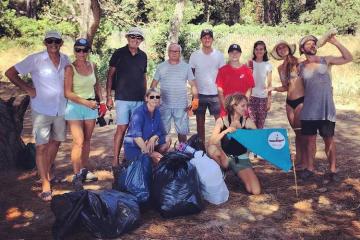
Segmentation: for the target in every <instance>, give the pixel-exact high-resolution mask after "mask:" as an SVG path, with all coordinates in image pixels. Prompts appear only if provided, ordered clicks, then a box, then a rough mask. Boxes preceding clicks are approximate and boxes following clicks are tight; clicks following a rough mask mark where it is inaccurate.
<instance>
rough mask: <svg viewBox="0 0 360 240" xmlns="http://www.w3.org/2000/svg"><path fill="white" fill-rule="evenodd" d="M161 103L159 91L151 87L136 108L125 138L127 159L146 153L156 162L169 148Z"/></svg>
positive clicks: (169, 142)
mask: <svg viewBox="0 0 360 240" xmlns="http://www.w3.org/2000/svg"><path fill="white" fill-rule="evenodd" d="M159 104H160V93H159V91H158V90H157V89H155V88H150V89H149V90H147V92H146V94H145V102H144V103H143V104H142V105H141V106H139V107H138V108H136V109H135V110H134V113H133V114H132V116H131V119H130V122H129V128H128V131H127V133H126V135H125V139H124V151H125V159H126V160H133V159H136V158H137V157H138V156H139V155H141V154H144V153H145V154H149V156H150V157H151V159H152V160H153V162H154V163H155V164H156V163H158V162H159V161H160V159H161V158H162V156H163V155H162V154H164V153H165V152H167V151H168V150H169V147H170V144H171V141H170V138H167V137H166V131H165V129H164V126H163V123H162V121H161V116H160V111H159Z"/></svg>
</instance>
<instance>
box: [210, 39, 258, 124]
mask: <svg viewBox="0 0 360 240" xmlns="http://www.w3.org/2000/svg"><path fill="white" fill-rule="evenodd" d="M228 54H229V63H228V64H226V65H225V66H223V67H221V68H220V69H219V72H218V74H217V77H216V85H217V89H218V92H219V100H220V103H221V113H220V115H221V116H222V117H223V116H225V115H226V114H227V113H226V111H225V98H226V97H227V96H228V95H230V94H233V93H236V92H238V93H241V94H243V95H245V96H246V97H247V98H248V99H249V97H250V96H251V90H252V88H253V87H255V82H254V77H253V75H252V72H251V70H250V68H249V67H247V66H246V65H245V64H241V63H240V56H241V48H240V46H239V45H238V44H231V45H230V47H229V49H228Z"/></svg>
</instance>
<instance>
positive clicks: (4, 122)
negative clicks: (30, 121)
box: [0, 96, 30, 170]
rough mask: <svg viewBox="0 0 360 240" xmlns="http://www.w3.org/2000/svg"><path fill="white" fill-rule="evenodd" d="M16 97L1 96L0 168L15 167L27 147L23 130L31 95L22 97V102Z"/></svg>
mask: <svg viewBox="0 0 360 240" xmlns="http://www.w3.org/2000/svg"><path fill="white" fill-rule="evenodd" d="M15 99H16V98H15V97H12V98H10V99H9V100H7V101H5V100H2V99H1V98H0V126H1V127H0V170H7V169H10V168H14V167H15V165H16V163H17V162H18V159H19V158H20V157H21V154H22V153H23V151H24V148H25V145H24V142H23V141H22V139H21V132H22V129H23V121H24V114H25V112H26V109H27V107H28V105H29V102H30V97H29V96H23V97H21V98H20V99H19V100H20V104H14V101H15ZM16 102H18V101H16Z"/></svg>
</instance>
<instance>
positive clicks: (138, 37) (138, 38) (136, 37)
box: [129, 35, 144, 40]
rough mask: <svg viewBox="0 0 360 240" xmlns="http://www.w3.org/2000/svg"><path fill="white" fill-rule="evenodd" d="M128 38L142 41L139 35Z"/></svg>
mask: <svg viewBox="0 0 360 240" xmlns="http://www.w3.org/2000/svg"><path fill="white" fill-rule="evenodd" d="M129 38H131V39H137V40H143V39H144V38H143V37H142V36H140V35H129Z"/></svg>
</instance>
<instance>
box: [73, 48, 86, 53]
mask: <svg viewBox="0 0 360 240" xmlns="http://www.w3.org/2000/svg"><path fill="white" fill-rule="evenodd" d="M74 50H75V52H77V53H79V52H83V53H88V52H89V51H90V49H89V48H74Z"/></svg>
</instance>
